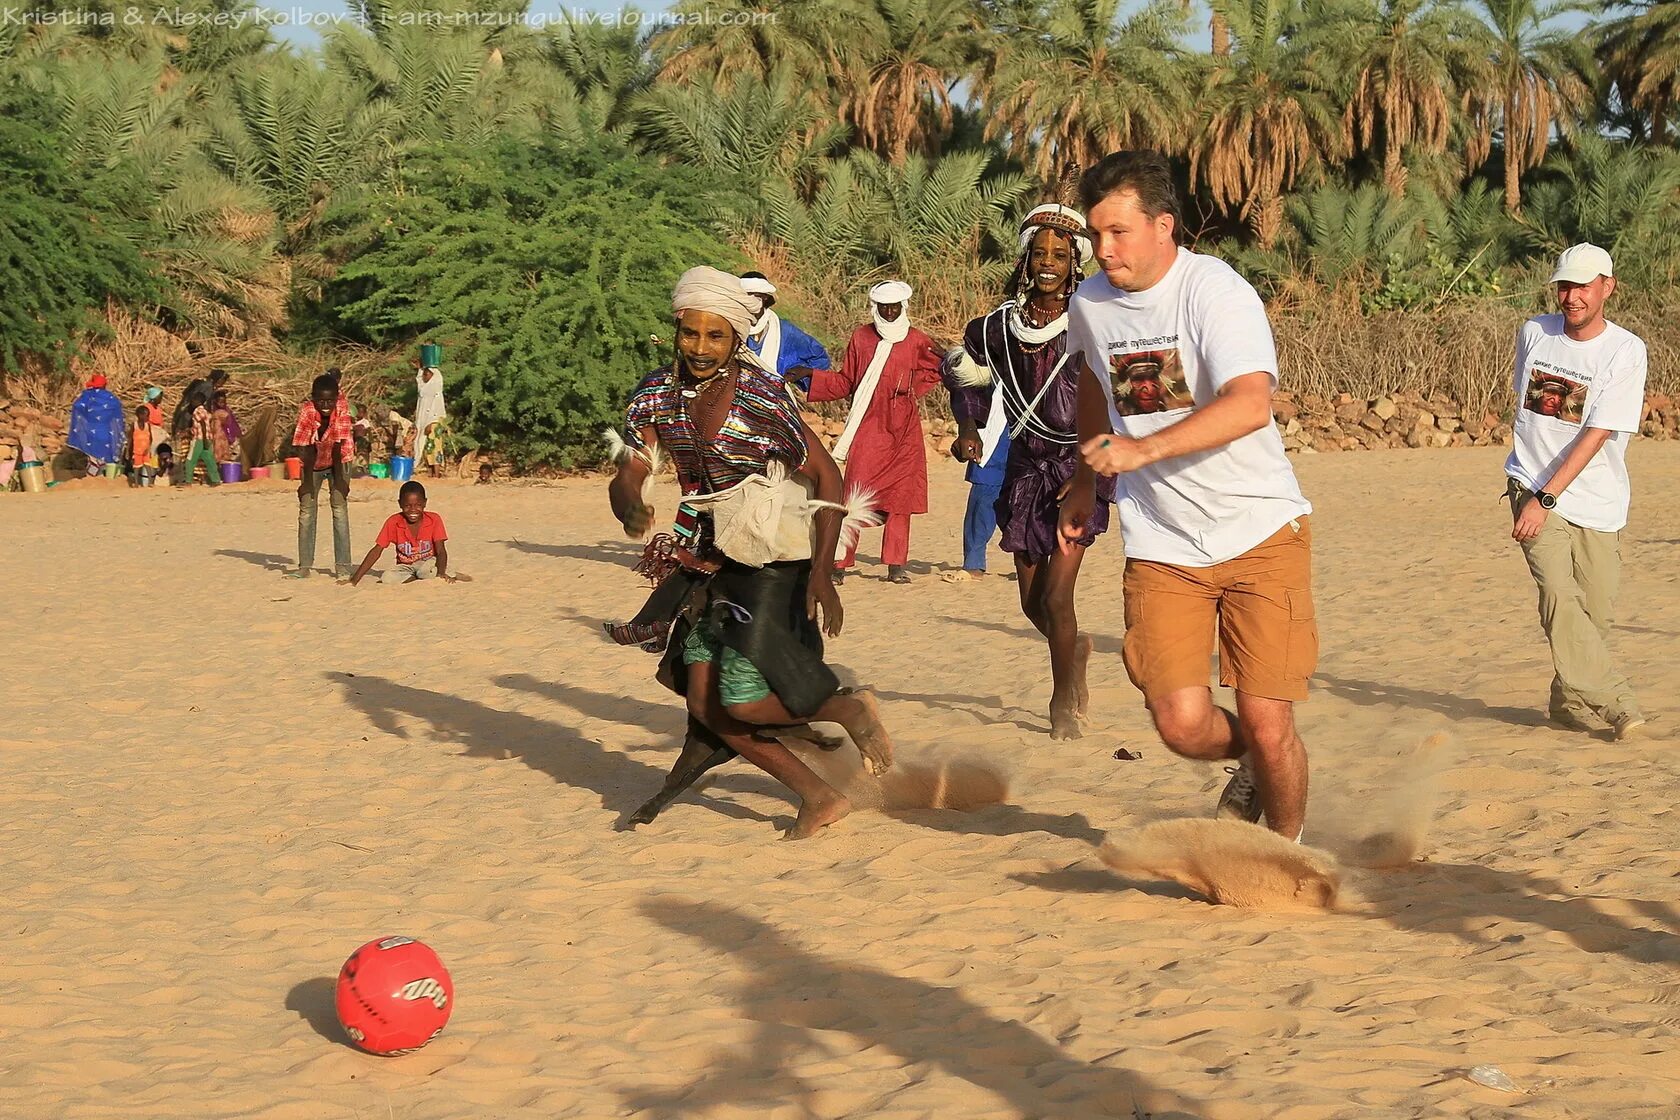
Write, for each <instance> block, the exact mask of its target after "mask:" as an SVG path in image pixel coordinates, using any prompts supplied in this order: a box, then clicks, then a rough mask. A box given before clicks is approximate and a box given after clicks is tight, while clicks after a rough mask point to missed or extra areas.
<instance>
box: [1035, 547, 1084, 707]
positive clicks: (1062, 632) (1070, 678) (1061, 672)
mask: <svg viewBox="0 0 1680 1120" xmlns="http://www.w3.org/2000/svg"><path fill="white" fill-rule="evenodd" d="M1084 559H1085V550H1084V549H1083V548H1075V549H1073V550H1072V551H1071V552H1070V553H1060V552H1058V553H1056V554H1055V555H1054V556H1052V557H1050V559H1049V560H1048V561H1046V562H1045V564H1044V568H1045V576H1044V581H1043V582H1044V606H1043V610H1044V617H1045V620H1046V622H1047V623H1048V625H1047V627H1046V631H1047V637H1048V638H1049V644H1050V675H1051V677H1052V679H1053V680H1054V681H1055V690H1054V691H1053V692H1052V693H1051V695H1050V738H1052V739H1078V738H1081V737H1082V735H1083V732H1081V731H1080V728H1079V719H1080V717H1081V715H1083V714H1084V711H1085V708H1086V707H1087V703H1088V699H1087V697H1086V695H1085V665H1086V662H1087V661H1088V660H1089V658H1090V639H1089V638H1083V637H1082V635H1081V634H1080V633H1079V619H1078V616H1077V615H1076V614H1075V613H1074V605H1073V590H1074V584H1075V581H1077V580H1078V578H1079V565H1080V564H1081V562H1083V561H1084Z"/></svg>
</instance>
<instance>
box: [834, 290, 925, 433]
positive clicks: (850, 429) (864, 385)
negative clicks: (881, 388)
mask: <svg viewBox="0 0 1680 1120" xmlns="http://www.w3.org/2000/svg"><path fill="white" fill-rule="evenodd" d="M911 294H912V293H911V290H910V285H908V284H906V283H905V282H904V281H902V280H886V281H883V282H881V283H879V284H877V285H875V286H874V287H873V288H871V289H869V314H870V316H871V317H872V318H873V319H874V320H875V331H876V333H877V334H879V335H880V336H881V341H880V342H877V343H876V344H875V352H874V353H873V354H871V355H870V356H869V365H868V366H867V367H866V368H865V369H864V371H863V378H862V380H860V381H859V382H858V387H857V392H856V393H853V394H852V407H851V410H850V411H849V412H847V413H846V429H845V431H843V432H841V433H840V438H839V439H838V440H836V441H835V442H834V457H835V458H836V459H844V458H845V457H846V454H847V453H848V452H849V451H851V449H852V440H853V438H855V437H856V436H857V431H858V428H859V427H861V426H862V424H863V417H864V414H865V413H867V412H868V411H869V402H871V401H873V400H874V399H875V389H876V387H877V386H878V385H879V384H880V383H881V371H882V370H884V369H886V368H887V357H888V356H889V355H890V354H891V353H892V348H893V346H894V345H895V344H897V343H900V342H903V341H904V340H905V338H907V337H909V334H910V308H909V307H905V306H901V307H900V308H899V311H898V318H896V319H894V320H892V321H891V322H888V321H887V320H886V319H883V318H881V305H882V304H884V303H886V304H892V303H897V304H906V303H908V302H909V299H910V296H911Z"/></svg>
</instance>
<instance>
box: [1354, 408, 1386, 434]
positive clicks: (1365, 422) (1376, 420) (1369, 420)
mask: <svg viewBox="0 0 1680 1120" xmlns="http://www.w3.org/2000/svg"><path fill="white" fill-rule="evenodd" d="M1359 427H1360V430H1362V431H1367V432H1380V431H1382V430H1383V418H1382V417H1381V416H1378V415H1377V414H1376V413H1375V412H1367V413H1366V414H1365V417H1364V419H1362V420H1360V421H1359Z"/></svg>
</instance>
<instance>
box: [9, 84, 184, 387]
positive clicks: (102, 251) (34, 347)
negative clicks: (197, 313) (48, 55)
mask: <svg viewBox="0 0 1680 1120" xmlns="http://www.w3.org/2000/svg"><path fill="white" fill-rule="evenodd" d="M52 124H53V114H52V112H51V107H50V104H49V102H48V101H47V99H46V98H44V97H40V96H38V95H33V94H28V93H25V92H23V91H21V90H18V89H16V88H13V89H0V366H3V367H6V368H10V369H17V368H18V367H19V366H20V365H21V364H22V363H23V361H24V359H25V358H26V357H27V356H34V357H36V358H38V359H40V360H42V361H45V362H47V363H48V364H49V365H53V366H57V367H60V368H62V367H63V365H64V364H65V363H66V362H67V361H68V360H69V358H70V356H71V355H72V354H73V353H74V352H75V347H76V345H77V344H78V342H80V341H81V340H82V339H83V338H84V337H85V336H86V335H87V334H88V332H90V331H93V332H96V331H98V330H99V328H100V327H102V326H103V323H104V320H103V319H102V318H101V312H103V311H104V309H105V305H106V301H107V300H114V301H117V302H126V303H144V302H147V301H150V300H152V299H154V298H155V297H156V292H157V285H156V284H155V283H154V281H153V280H152V277H151V273H150V269H149V268H148V267H147V265H146V262H145V260H144V259H143V258H142V257H141V255H140V250H139V249H138V248H137V247H136V244H135V240H134V237H133V231H131V229H130V228H129V225H128V223H126V222H124V221H122V220H121V219H120V218H119V217H118V215H117V208H116V207H115V206H114V205H113V204H112V202H113V199H115V198H116V197H119V196H120V195H121V194H122V193H124V192H126V191H131V190H133V189H135V186H134V184H132V183H130V182H129V180H128V177H127V175H126V174H125V173H124V172H123V171H121V170H118V171H114V172H109V173H106V174H104V175H102V176H100V177H99V178H97V179H85V178H83V177H81V176H79V175H74V174H72V173H71V172H70V170H69V168H68V167H67V166H66V165H65V163H64V161H63V159H62V158H60V156H59V155H58V154H57V151H56V149H57V147H58V146H59V144H58V138H57V137H56V136H55V135H54V133H53V132H52Z"/></svg>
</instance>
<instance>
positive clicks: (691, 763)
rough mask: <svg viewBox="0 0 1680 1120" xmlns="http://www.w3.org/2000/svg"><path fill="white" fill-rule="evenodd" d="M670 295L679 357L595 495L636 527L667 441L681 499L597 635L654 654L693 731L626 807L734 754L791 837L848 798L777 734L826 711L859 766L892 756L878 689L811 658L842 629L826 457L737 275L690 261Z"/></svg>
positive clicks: (819, 656)
mask: <svg viewBox="0 0 1680 1120" xmlns="http://www.w3.org/2000/svg"><path fill="white" fill-rule="evenodd" d="M671 304H672V311H673V313H674V315H675V317H676V324H675V325H676V334H677V356H676V360H675V361H674V362H673V363H672V364H671V365H669V366H666V367H664V368H662V369H658V370H655V371H654V372H653V373H651V374H649V375H648V376H647V377H646V378H644V379H643V380H642V383H641V385H640V386H638V387H637V389H636V392H635V395H634V396H633V397H632V398H631V400H630V405H629V408H628V410H627V411H626V415H625V423H626V425H627V427H626V436H625V441H624V443H625V446H624V451H623V454H621V455H620V457H619V465H618V472H617V474H616V476H615V477H614V478H613V480H612V483H611V485H610V487H609V489H608V495H609V498H610V500H611V502H612V510H613V514H614V516H616V517H617V518H618V520H619V522H620V523H621V524H622V525H623V526H624V531H625V533H626V534H628V535H629V536H632V537H639V536H641V535H643V534H644V533H645V532H647V531H648V530H649V529H650V528H651V527H652V526H653V524H654V520H655V515H654V510H653V507H652V506H651V505H650V504H649V500H648V497H647V493H646V490H645V489H644V483H645V482H646V481H647V479H648V477H649V476H650V474H651V473H652V470H653V467H654V462H655V457H656V455H657V454H658V453H663V454H664V455H665V456H668V457H669V459H670V460H671V461H672V462H673V463H674V464H675V466H676V470H677V483H678V485H679V486H680V488H681V490H682V494H683V498H684V501H683V503H682V505H680V506H679V507H678V511H677V521H676V525H675V527H674V529H673V532H672V533H671V535H670V536H668V537H667V536H666V535H664V534H660V536H658V537H655V538H654V541H653V543H652V544H650V546H649V549H648V552H647V554H646V555H645V556H644V561H643V565H642V566H641V567H640V568H639V569H638V570H640V571H643V572H645V573H646V574H648V575H650V577H652V578H654V579H656V580H657V581H658V586H657V588H656V589H655V590H654V592H653V595H652V596H651V597H650V598H649V599H648V602H647V604H646V605H645V606H644V607H643V608H642V610H641V612H640V613H639V614H638V615H637V616H636V617H635V618H634V619H632V620H631V621H630V622H628V623H624V624H622V625H619V626H608V627H607V632H608V634H609V635H611V636H612V637H613V639H614V640H615V641H618V642H620V643H621V644H630V643H636V644H640V645H642V647H643V648H644V649H648V650H650V651H651V652H660V653H663V655H664V656H663V657H662V659H661V663H660V669H659V680H660V681H661V683H663V684H665V685H666V686H667V687H669V688H670V689H671V690H672V691H674V692H676V693H678V694H679V695H682V696H683V697H685V698H686V700H687V704H688V714H689V728H688V737H687V741H686V742H685V743H684V746H683V751H682V755H681V756H680V757H679V758H678V759H677V763H676V766H675V767H673V769H672V771H671V776H670V778H669V779H668V780H667V782H666V785H665V789H664V790H662V791H661V793H660V795H658V796H656V797H655V798H654V799H653V800H652V801H650V802H649V804H648V805H645V806H643V808H642V809H641V810H640V811H638V812H637V813H636V814H635V815H634V816H632V818H631V821H632V823H643V822H645V821H649V820H651V819H652V818H653V816H654V815H656V814H657V813H658V811H659V809H660V807H661V806H662V805H663V804H664V803H665V802H666V801H668V800H669V799H670V798H671V797H673V796H675V795H676V794H677V793H680V792H681V790H682V789H683V788H685V787H686V785H687V784H688V783H690V782H692V781H693V780H694V778H695V777H697V776H698V775H699V774H700V773H703V772H704V770H705V769H706V768H707V767H708V766H710V765H715V763H716V761H722V760H723V759H726V758H727V757H729V752H731V751H733V752H734V753H736V754H739V755H741V756H742V757H744V758H746V759H747V761H749V762H751V763H752V764H753V765H755V766H757V767H759V768H760V769H761V770H763V771H764V772H765V773H767V774H769V775H770V776H771V777H773V778H775V779H776V780H777V781H779V782H781V783H782V784H783V785H785V786H787V787H788V789H790V790H791V791H792V792H793V793H794V794H795V795H796V796H797V797H798V798H799V814H798V817H797V818H796V819H795V821H794V823H793V827H792V828H791V829H789V830H788V836H789V838H790V839H795V840H799V839H804V838H806V837H809V836H814V835H816V833H817V832H819V831H820V830H821V829H823V828H825V827H827V826H828V825H831V824H833V823H834V822H835V821H838V820H840V819H841V818H842V817H844V816H845V815H846V814H847V813H848V812H850V811H851V803H850V802H849V801H848V800H847V799H846V797H845V795H844V794H842V793H841V792H840V791H839V790H837V789H835V788H833V787H832V786H830V785H829V784H828V783H827V782H825V781H824V780H823V779H822V778H821V777H819V776H818V775H817V774H816V773H815V772H814V771H813V770H811V768H810V767H808V766H807V765H806V764H805V763H804V762H803V761H801V760H800V758H799V757H798V756H797V755H795V754H794V753H793V752H791V751H790V750H789V749H788V748H787V747H786V746H785V745H784V744H783V743H781V742H780V741H778V739H777V738H776V734H777V733H778V732H787V731H788V729H789V728H790V727H799V726H800V725H803V724H805V723H807V722H808V721H821V722H828V723H838V724H840V725H841V726H842V727H844V728H845V729H846V732H847V734H848V735H850V736H851V739H852V742H853V743H854V744H855V745H856V746H857V748H858V751H859V753H861V754H862V755H863V758H864V761H865V763H866V764H867V765H868V766H869V767H870V769H871V770H873V771H875V772H877V773H880V772H883V771H885V770H886V769H887V768H888V767H889V766H891V765H892V740H891V739H890V738H888V736H887V732H886V730H885V728H883V727H882V726H881V721H880V715H879V712H878V710H877V708H876V703H875V700H874V698H873V697H872V696H871V695H870V693H869V692H868V691H867V690H864V689H858V690H854V691H845V690H842V689H841V687H840V682H839V680H838V678H836V676H835V675H834V672H833V670H832V669H830V668H829V667H828V665H827V664H826V663H825V662H824V661H823V637H824V634H825V633H826V634H827V636H829V637H833V636H835V635H838V634H839V633H840V627H841V622H842V617H843V616H842V609H841V605H840V596H839V595H838V593H836V591H835V589H834V584H833V582H832V576H831V572H832V569H833V564H834V552H835V549H836V547H837V544H838V541H839V539H840V535H841V532H842V529H843V524H842V521H843V519H842V516H841V514H842V509H841V507H840V506H839V504H838V502H839V499H840V496H841V482H840V471H839V469H838V468H837V467H836V466H835V464H834V460H833V459H831V458H830V457H829V454H828V451H827V450H826V449H825V448H824V447H823V445H822V442H821V441H820V440H819V439H818V438H817V437H816V434H815V433H813V432H812V431H811V429H810V428H809V427H807V426H806V425H805V424H804V422H803V421H802V420H801V419H800V416H799V409H798V406H796V405H795V404H794V403H793V398H792V397H791V396H790V395H789V393H788V391H787V386H786V385H785V384H784V383H783V381H782V380H781V378H779V377H777V376H775V375H774V374H772V373H769V372H768V371H766V370H764V369H763V368H761V367H760V366H759V365H758V363H757V361H756V360H755V359H754V357H753V355H752V354H751V353H749V352H748V351H747V350H746V348H745V346H744V343H745V340H746V337H747V331H748V330H749V329H750V328H751V327H752V324H753V321H754V320H755V319H756V318H757V317H758V314H759V307H758V300H757V299H756V298H754V297H751V296H749V295H748V294H747V293H746V292H744V291H742V290H741V282H740V280H739V278H738V277H735V276H732V275H730V274H729V273H726V272H722V271H719V270H718V269H715V268H706V267H700V268H693V269H690V270H689V271H688V272H685V273H684V274H683V276H682V279H681V280H680V281H679V282H678V283H677V287H676V291H675V292H674V293H673V294H672V299H671ZM812 498H814V499H816V500H815V501H814V502H813V501H812V500H811V499H812Z"/></svg>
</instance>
